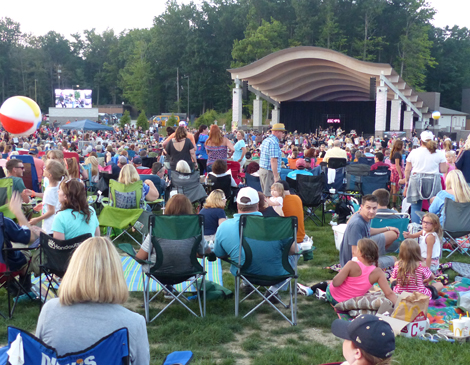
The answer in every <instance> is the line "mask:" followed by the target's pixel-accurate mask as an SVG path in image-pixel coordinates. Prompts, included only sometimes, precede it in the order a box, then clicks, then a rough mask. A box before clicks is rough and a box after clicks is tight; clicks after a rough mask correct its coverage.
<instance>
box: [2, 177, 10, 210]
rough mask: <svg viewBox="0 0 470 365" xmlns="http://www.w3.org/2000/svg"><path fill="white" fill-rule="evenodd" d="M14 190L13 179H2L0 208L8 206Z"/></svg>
mask: <svg viewBox="0 0 470 365" xmlns="http://www.w3.org/2000/svg"><path fill="white" fill-rule="evenodd" d="M12 188H13V179H12V178H11V177H6V178H3V179H0V206H2V205H4V204H6V203H7V202H8V200H10V195H11V193H12Z"/></svg>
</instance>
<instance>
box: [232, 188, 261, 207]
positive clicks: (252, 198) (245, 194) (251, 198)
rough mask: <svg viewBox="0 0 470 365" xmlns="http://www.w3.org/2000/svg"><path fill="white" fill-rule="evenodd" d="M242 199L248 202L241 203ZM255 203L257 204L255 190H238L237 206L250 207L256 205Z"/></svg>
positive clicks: (257, 199)
mask: <svg viewBox="0 0 470 365" xmlns="http://www.w3.org/2000/svg"><path fill="white" fill-rule="evenodd" d="M242 198H247V199H248V201H246V202H242V201H241V200H242ZM256 203H259V195H258V192H257V191H256V190H255V189H253V188H250V187H246V188H242V189H240V191H239V192H238V195H237V204H240V205H252V204H256Z"/></svg>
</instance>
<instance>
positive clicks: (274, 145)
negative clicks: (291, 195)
mask: <svg viewBox="0 0 470 365" xmlns="http://www.w3.org/2000/svg"><path fill="white" fill-rule="evenodd" d="M271 158H277V173H278V174H280V173H281V149H280V148H279V139H278V138H277V137H276V136H275V135H274V134H271V135H270V136H269V137H267V138H265V139H264V141H263V143H261V156H260V159H259V167H260V168H262V169H265V170H270V171H272V168H271Z"/></svg>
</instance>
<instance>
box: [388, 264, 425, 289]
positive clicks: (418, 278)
mask: <svg viewBox="0 0 470 365" xmlns="http://www.w3.org/2000/svg"><path fill="white" fill-rule="evenodd" d="M431 275H432V272H431V270H430V269H429V267H427V266H423V265H422V264H421V263H419V266H418V268H417V269H416V271H415V273H414V275H411V274H410V273H408V274H406V279H407V282H408V283H407V284H406V285H403V284H402V283H401V280H397V285H395V287H394V288H393V291H394V292H395V293H397V294H400V293H401V292H404V291H406V292H408V293H413V292H415V291H417V292H420V293H421V294H425V295H427V296H428V297H431V296H432V294H431V290H429V289H428V288H426V287H425V286H424V283H423V280H425V279H429V278H430V277H431ZM391 278H392V279H397V278H398V263H396V264H395V267H394V268H393V272H392V276H391Z"/></svg>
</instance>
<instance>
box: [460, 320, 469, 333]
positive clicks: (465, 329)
mask: <svg viewBox="0 0 470 365" xmlns="http://www.w3.org/2000/svg"><path fill="white" fill-rule="evenodd" d="M461 320H462V321H463V322H464V330H463V332H464V334H463V335H464V336H470V317H462V318H461Z"/></svg>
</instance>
